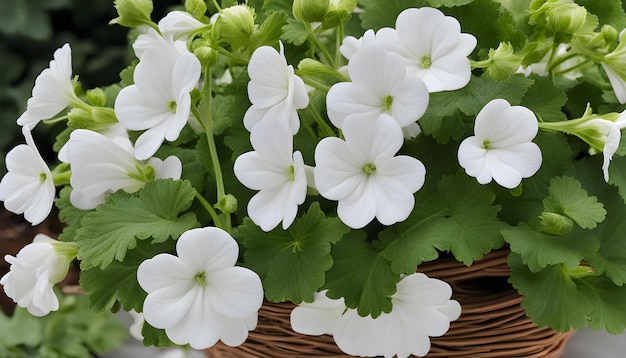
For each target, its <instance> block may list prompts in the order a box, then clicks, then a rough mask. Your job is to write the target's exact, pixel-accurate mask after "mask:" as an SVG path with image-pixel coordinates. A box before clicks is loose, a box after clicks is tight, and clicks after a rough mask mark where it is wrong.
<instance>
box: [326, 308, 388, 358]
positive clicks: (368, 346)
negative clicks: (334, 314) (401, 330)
mask: <svg viewBox="0 0 626 358" xmlns="http://www.w3.org/2000/svg"><path fill="white" fill-rule="evenodd" d="M381 317H382V316H379V319H380V318H381ZM381 322H382V320H379V321H378V322H377V320H374V319H372V318H371V317H369V316H368V317H361V316H359V315H358V313H357V312H356V310H353V309H349V310H348V311H347V312H346V313H345V314H344V315H343V316H342V317H341V318H340V319H339V321H338V322H337V324H336V325H335V327H334V329H333V338H334V339H335V343H337V346H338V347H339V348H340V349H341V350H342V351H343V352H345V353H347V354H350V355H354V356H377V355H381V354H384V350H385V346H386V344H385V342H384V335H382V334H380V333H379V332H381V331H383V330H382V327H381V326H382V325H381Z"/></svg>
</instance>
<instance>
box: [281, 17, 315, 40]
mask: <svg viewBox="0 0 626 358" xmlns="http://www.w3.org/2000/svg"><path fill="white" fill-rule="evenodd" d="M308 38H309V32H308V31H307V29H306V27H305V26H304V23H303V22H302V21H300V20H296V19H293V18H288V19H287V25H285V26H283V35H282V36H281V37H280V39H281V40H283V41H285V42H287V43H290V44H293V45H296V46H300V45H302V44H303V43H304V42H305V41H306V40H307V39H308Z"/></svg>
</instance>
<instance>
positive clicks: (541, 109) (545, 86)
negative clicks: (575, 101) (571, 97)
mask: <svg viewBox="0 0 626 358" xmlns="http://www.w3.org/2000/svg"><path fill="white" fill-rule="evenodd" d="M531 78H532V79H533V80H534V83H533V85H532V86H530V88H528V92H526V94H525V95H524V98H523V99H522V103H521V104H522V105H523V106H524V107H527V108H529V109H530V110H532V111H533V112H534V113H535V115H537V117H538V118H540V119H542V120H544V121H547V122H556V121H564V120H566V119H567V116H566V115H565V113H563V106H564V105H565V103H566V102H567V95H565V92H563V90H561V89H559V88H557V87H555V86H554V84H553V82H552V81H551V80H549V79H548V78H546V77H541V76H537V75H532V77H531Z"/></svg>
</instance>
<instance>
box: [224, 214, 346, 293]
mask: <svg viewBox="0 0 626 358" xmlns="http://www.w3.org/2000/svg"><path fill="white" fill-rule="evenodd" d="M348 231H349V228H348V227H347V226H345V225H344V224H343V223H342V222H341V221H340V220H339V219H337V218H326V216H325V215H324V213H323V212H322V211H321V210H320V207H319V204H318V203H313V204H311V206H310V207H309V210H308V211H307V213H305V214H304V215H302V217H301V218H298V219H296V220H295V221H294V223H293V224H291V226H290V227H289V229H288V230H286V231H285V230H283V229H282V228H280V227H278V228H276V229H274V230H272V231H270V232H268V233H266V232H263V231H262V230H261V229H260V228H258V227H257V226H256V225H255V224H254V223H253V222H252V221H251V220H250V219H246V220H245V221H244V223H243V225H241V226H239V227H238V228H237V231H236V232H235V237H237V238H239V239H240V240H243V244H244V247H245V248H246V250H245V252H244V258H245V262H246V265H247V266H248V267H250V268H251V269H253V270H254V271H255V272H256V273H257V274H259V276H260V277H261V280H262V281H263V287H264V288H265V296H266V297H267V299H268V300H270V301H274V302H282V301H285V300H290V301H291V302H294V303H300V302H302V301H307V302H311V301H313V294H314V293H315V292H316V291H318V290H319V289H320V287H322V285H323V284H324V273H325V272H326V271H327V270H328V269H329V268H330V267H331V266H332V264H333V259H332V257H331V256H330V250H331V244H333V243H336V242H337V241H339V240H340V239H341V237H342V236H343V235H344V234H345V233H347V232H348Z"/></svg>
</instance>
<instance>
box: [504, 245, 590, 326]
mask: <svg viewBox="0 0 626 358" xmlns="http://www.w3.org/2000/svg"><path fill="white" fill-rule="evenodd" d="M509 266H511V277H510V278H509V282H510V283H511V284H512V285H513V287H515V288H516V289H517V291H519V293H520V294H522V295H523V296H524V299H523V300H522V306H523V307H524V308H525V309H526V314H527V315H528V316H529V317H530V318H532V320H533V322H534V323H535V324H537V325H538V326H539V327H544V326H550V327H552V329H554V330H556V331H558V332H568V331H569V330H570V329H571V328H574V329H581V328H584V327H585V326H586V325H587V323H588V321H587V317H588V314H589V312H590V311H591V310H592V304H593V303H592V302H591V301H590V300H589V298H588V297H587V296H586V295H583V294H581V293H580V291H579V290H578V284H577V283H576V281H575V280H574V279H573V278H572V277H570V276H569V275H568V274H567V273H566V272H565V271H564V270H563V269H562V266H561V265H555V266H548V267H547V268H545V269H543V270H541V271H539V272H536V273H533V272H531V271H530V270H529V269H528V267H527V266H526V265H524V264H523V263H522V258H521V256H519V255H517V254H515V253H511V255H509Z"/></svg>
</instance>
